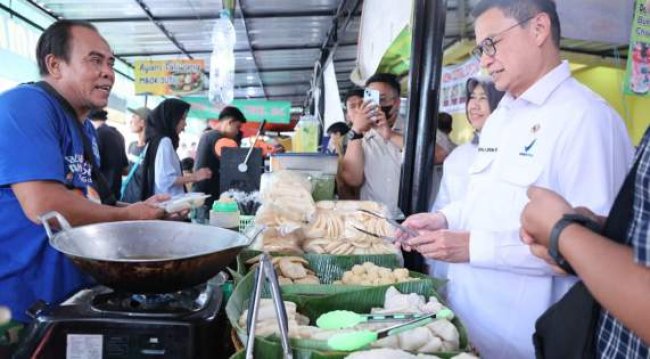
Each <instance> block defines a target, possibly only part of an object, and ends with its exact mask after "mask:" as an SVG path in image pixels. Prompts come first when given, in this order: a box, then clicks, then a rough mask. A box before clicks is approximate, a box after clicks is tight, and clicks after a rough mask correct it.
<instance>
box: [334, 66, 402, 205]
mask: <svg viewBox="0 0 650 359" xmlns="http://www.w3.org/2000/svg"><path fill="white" fill-rule="evenodd" d="M366 87H367V88H369V89H373V90H377V91H379V104H373V103H372V102H365V103H363V105H361V108H360V109H359V110H357V111H351V112H350V113H349V116H350V119H351V120H352V128H351V129H350V131H348V133H347V136H348V147H347V149H346V151H345V157H344V158H343V162H342V166H341V173H340V175H341V178H342V179H343V181H344V182H345V183H346V184H347V185H348V186H351V187H361V191H360V199H362V200H371V201H376V202H379V203H382V204H384V205H385V206H386V207H387V208H388V210H389V211H390V213H391V215H392V216H394V217H397V216H398V215H401V211H400V209H399V208H398V207H397V201H398V197H399V180H400V173H401V170H402V148H403V147H404V137H403V134H402V127H403V123H404V121H403V120H402V119H401V118H400V117H399V107H400V98H399V94H400V85H399V82H398V81H397V78H396V77H395V76H394V75H391V74H382V73H379V74H375V75H373V76H371V77H370V78H369V79H368V81H366Z"/></svg>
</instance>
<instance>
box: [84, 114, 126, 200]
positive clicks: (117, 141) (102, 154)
mask: <svg viewBox="0 0 650 359" xmlns="http://www.w3.org/2000/svg"><path fill="white" fill-rule="evenodd" d="M107 116H108V113H107V112H106V111H94V112H91V113H90V115H89V118H90V120H91V121H92V122H93V126H95V130H96V131H97V147H98V150H99V162H100V163H99V171H100V172H101V173H102V175H104V178H105V179H106V181H107V182H108V185H109V187H110V189H111V191H112V192H113V194H114V195H115V198H120V189H121V187H122V174H123V173H125V171H126V170H127V168H128V165H129V162H128V160H127V158H126V151H125V149H124V137H123V136H122V134H121V133H120V132H119V131H118V130H117V129H116V128H115V127H111V126H108V125H107V124H106V120H107Z"/></svg>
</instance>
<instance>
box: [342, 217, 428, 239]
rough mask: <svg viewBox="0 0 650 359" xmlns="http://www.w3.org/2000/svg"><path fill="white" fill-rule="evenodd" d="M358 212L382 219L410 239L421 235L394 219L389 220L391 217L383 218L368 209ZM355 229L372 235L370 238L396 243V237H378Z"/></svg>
mask: <svg viewBox="0 0 650 359" xmlns="http://www.w3.org/2000/svg"><path fill="white" fill-rule="evenodd" d="M358 211H359V212H363V213H367V214H369V215H371V216H374V217H377V218H380V219H383V220H385V221H386V222H388V224H390V225H391V226H393V227H394V228H397V229H399V230H400V231H402V232H404V233H406V234H408V236H409V237H417V236H419V235H420V234H419V233H418V232H416V231H415V230H413V229H411V228H408V227H406V226H403V225H401V224H399V223H397V221H396V220H394V219H392V218H389V217H386V216H382V215H381V214H379V213H376V212H373V211H369V210H367V209H359V210H358ZM354 228H355V229H356V230H358V231H360V232H363V233H365V234H367V235H370V236H373V237H377V238H383V239H386V240H390V241H391V242H394V241H395V238H394V237H388V236H380V235H378V234H374V233H371V232H368V231H366V230H363V229H361V228H357V227H354Z"/></svg>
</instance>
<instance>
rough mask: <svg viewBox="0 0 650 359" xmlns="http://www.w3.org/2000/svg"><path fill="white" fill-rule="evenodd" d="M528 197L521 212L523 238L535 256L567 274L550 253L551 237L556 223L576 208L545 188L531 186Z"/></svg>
mask: <svg viewBox="0 0 650 359" xmlns="http://www.w3.org/2000/svg"><path fill="white" fill-rule="evenodd" d="M528 198H530V202H528V204H527V205H526V207H524V210H523V212H522V213H521V230H520V236H521V240H522V241H523V242H524V243H526V244H528V245H529V246H530V252H531V253H532V254H533V255H534V256H536V257H538V258H540V259H542V260H544V261H545V262H546V263H548V264H549V265H550V266H551V268H553V270H554V271H555V272H557V273H559V274H566V272H565V271H564V270H562V268H560V267H558V265H557V263H555V261H554V260H553V259H552V258H551V256H550V255H549V254H548V246H549V237H550V235H551V230H552V229H553V226H554V225H555V223H557V221H559V220H560V218H561V217H562V216H563V215H565V214H567V213H575V212H576V210H574V209H573V208H571V205H570V204H569V203H568V202H567V201H566V200H565V199H564V198H562V197H560V195H558V194H557V193H555V192H553V191H549V190H547V189H544V188H540V187H535V186H532V187H530V188H529V189H528ZM581 211H582V212H585V211H584V210H581ZM587 211H588V212H589V213H592V212H591V211H589V210H587ZM585 213H587V212H585ZM592 214H593V213H592Z"/></svg>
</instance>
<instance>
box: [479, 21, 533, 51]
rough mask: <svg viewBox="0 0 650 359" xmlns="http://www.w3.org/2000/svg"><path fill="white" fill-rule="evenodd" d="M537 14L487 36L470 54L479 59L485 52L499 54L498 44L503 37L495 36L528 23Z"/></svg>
mask: <svg viewBox="0 0 650 359" xmlns="http://www.w3.org/2000/svg"><path fill="white" fill-rule="evenodd" d="M535 16H537V14H535V15H533V16H531V17H529V18H527V19H526V20H524V21H521V22H518V23H516V24H514V25H512V26H510V27H509V28H507V29H505V30H503V31H501V32H498V33H496V34H494V35H492V36H491V37H487V38H485V40H483V41H481V43H480V44H479V45H477V46H476V47H475V48H473V49H472V51H470V55H472V56H473V57H474V58H475V59H477V60H481V56H483V54H485V55H487V56H490V57H492V56H494V55H496V54H497V48H496V45H497V44H498V43H499V42H501V40H503V38H501V39H498V40H495V39H494V38H495V37H497V36H500V35H503V34H505V33H506V32H508V31H510V30H512V29H514V28H515V27H517V26H520V25H523V24H525V23H527V22H528V21H530V20H532V19H534V18H535Z"/></svg>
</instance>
